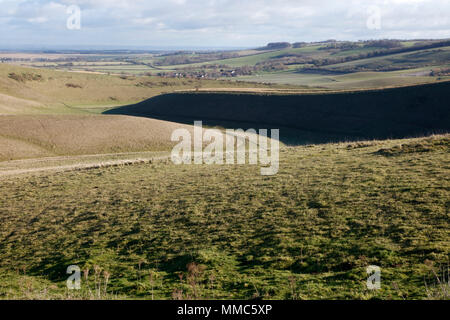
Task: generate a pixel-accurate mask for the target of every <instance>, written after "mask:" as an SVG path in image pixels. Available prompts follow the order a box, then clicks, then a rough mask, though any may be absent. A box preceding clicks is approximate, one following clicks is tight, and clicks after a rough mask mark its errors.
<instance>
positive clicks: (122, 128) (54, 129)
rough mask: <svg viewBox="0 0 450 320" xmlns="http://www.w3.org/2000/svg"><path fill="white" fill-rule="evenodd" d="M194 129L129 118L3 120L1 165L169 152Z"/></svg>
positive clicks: (26, 117)
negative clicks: (180, 135) (175, 136)
mask: <svg viewBox="0 0 450 320" xmlns="http://www.w3.org/2000/svg"><path fill="white" fill-rule="evenodd" d="M177 128H187V129H188V130H191V128H192V126H185V125H182V124H177V123H172V122H168V121H161V120H154V119H145V118H136V117H128V116H102V115H45V116H42V115H35V116H0V161H2V160H12V159H23V158H33V157H39V156H55V155H79V154H98V153H113V152H132V151H162V150H170V149H171V147H172V146H173V145H174V143H172V142H171V141H170V136H171V134H172V132H173V130H175V129H177Z"/></svg>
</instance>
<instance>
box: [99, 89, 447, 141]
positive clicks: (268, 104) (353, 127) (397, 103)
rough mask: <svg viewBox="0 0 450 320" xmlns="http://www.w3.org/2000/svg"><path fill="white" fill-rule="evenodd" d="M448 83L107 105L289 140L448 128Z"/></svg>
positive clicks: (200, 95)
mask: <svg viewBox="0 0 450 320" xmlns="http://www.w3.org/2000/svg"><path fill="white" fill-rule="evenodd" d="M449 101H450V82H439V83H434V84H426V85H419V86H410V87H402V88H391V89H383V90H382V89H380V90H371V91H359V92H346V93H329V94H302V95H281V94H251V93H207V92H189V93H171V94H164V95H160V96H157V97H154V98H151V99H148V100H146V101H143V102H141V103H138V104H134V105H129V106H123V107H119V108H115V109H112V110H108V111H106V112H105V114H121V115H132V116H140V117H148V118H155V119H161V120H168V121H173V122H178V123H183V124H191V125H192V124H193V122H194V121H195V120H202V121H203V125H204V126H211V127H224V128H230V129H237V128H242V129H248V128H254V129H261V128H265V129H272V128H279V129H280V140H281V141H282V142H284V143H286V144H291V145H299V144H313V143H326V142H339V141H357V140H365V139H369V140H371V139H389V138H406V137H416V136H423V135H428V134H432V133H445V132H450V108H449Z"/></svg>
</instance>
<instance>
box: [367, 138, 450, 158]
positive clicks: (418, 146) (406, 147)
mask: <svg viewBox="0 0 450 320" xmlns="http://www.w3.org/2000/svg"><path fill="white" fill-rule="evenodd" d="M449 149H450V134H448V135H436V136H431V137H430V138H427V139H422V140H420V141H413V142H407V143H403V144H398V145H395V146H393V147H389V148H381V149H380V150H378V151H377V152H376V154H379V155H382V156H385V157H393V156H399V155H401V154H408V153H424V152H431V151H437V150H441V151H445V150H449Z"/></svg>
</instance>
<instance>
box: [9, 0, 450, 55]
mask: <svg viewBox="0 0 450 320" xmlns="http://www.w3.org/2000/svg"><path fill="white" fill-rule="evenodd" d="M73 6H75V7H73ZM78 8H79V10H80V11H79V15H78ZM78 17H79V19H78ZM386 38H395V39H424V38H450V0H158V1H154V0H133V1H126V0H60V1H57V0H53V1H52V0H0V48H3V49H21V48H32V49H39V48H53V49H57V48H71V49H94V48H109V49H113V48H116V49H123V48H129V49H168V48H174V49H175V48H176V49H182V48H252V47H260V46H263V45H265V44H266V43H269V42H279V41H287V42H298V41H307V42H310V41H323V40H327V39H336V40H366V39H386Z"/></svg>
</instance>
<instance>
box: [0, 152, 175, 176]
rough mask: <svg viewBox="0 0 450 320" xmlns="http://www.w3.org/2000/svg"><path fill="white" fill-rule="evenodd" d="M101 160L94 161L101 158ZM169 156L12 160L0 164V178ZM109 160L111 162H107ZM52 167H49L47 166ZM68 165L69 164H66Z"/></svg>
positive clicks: (129, 155) (106, 156) (110, 165)
mask: <svg viewBox="0 0 450 320" xmlns="http://www.w3.org/2000/svg"><path fill="white" fill-rule="evenodd" d="M101 157H103V159H95V158H101ZM114 157H124V158H123V159H111V158H114ZM169 157H170V155H169V154H168V153H165V154H164V155H162V153H161V152H160V153H156V152H155V153H153V154H148V155H147V156H146V155H145V154H143V153H136V154H135V157H133V154H129V153H125V154H123V153H118V154H105V155H84V156H71V157H50V158H38V159H26V160H14V161H5V162H0V177H7V176H16V175H21V174H29V173H39V172H49V171H52V172H62V171H74V170H86V169H95V168H104V167H114V166H124V165H131V164H136V163H151V162H153V161H158V160H166V159H169ZM107 158H110V159H111V160H108V159H107ZM52 163H53V164H54V165H49V164H52ZM68 163H69V164H68Z"/></svg>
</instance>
